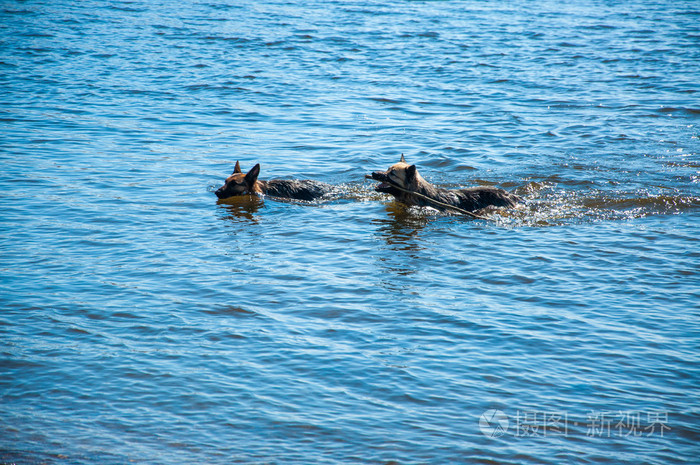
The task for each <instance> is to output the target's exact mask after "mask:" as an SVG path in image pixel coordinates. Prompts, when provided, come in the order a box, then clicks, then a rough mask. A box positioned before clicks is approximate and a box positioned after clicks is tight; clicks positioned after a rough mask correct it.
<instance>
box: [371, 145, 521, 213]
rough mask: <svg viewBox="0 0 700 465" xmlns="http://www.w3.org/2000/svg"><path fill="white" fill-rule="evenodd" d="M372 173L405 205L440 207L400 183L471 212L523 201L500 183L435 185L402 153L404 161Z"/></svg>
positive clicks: (382, 188) (381, 188) (381, 186)
mask: <svg viewBox="0 0 700 465" xmlns="http://www.w3.org/2000/svg"><path fill="white" fill-rule="evenodd" d="M370 177H371V178H372V179H374V180H376V181H380V184H379V185H377V187H375V190H376V191H377V192H385V193H387V194H391V195H393V196H394V197H395V198H396V200H398V201H399V202H401V203H404V204H406V205H418V206H423V207H426V206H427V207H434V208H438V209H440V207H439V206H438V205H437V204H434V203H431V202H430V201H429V200H427V199H424V198H420V197H419V196H416V195H413V194H410V193H407V192H404V191H402V190H399V189H397V188H396V186H399V187H401V188H403V189H406V190H409V191H411V192H417V193H418V194H421V195H423V196H425V197H429V198H430V199H433V200H436V201H438V202H440V203H443V204H448V205H452V206H454V207H458V208H461V209H462V210H466V211H468V212H473V211H476V210H480V209H482V208H485V207H489V206H494V207H514V206H515V205H516V204H518V203H520V202H522V199H521V198H520V197H518V196H517V195H515V194H511V193H510V192H506V191H504V190H503V189H499V188H497V187H471V188H468V189H459V190H451V189H442V188H439V187H435V186H433V185H432V184H430V183H429V182H428V181H426V180H425V179H423V177H422V176H421V175H420V174H418V170H417V169H416V165H409V164H408V163H406V160H405V159H404V157H403V155H401V161H399V162H398V163H396V164H395V165H392V166H391V167H389V169H388V170H386V171H375V172H374V173H372V174H371V175H370Z"/></svg>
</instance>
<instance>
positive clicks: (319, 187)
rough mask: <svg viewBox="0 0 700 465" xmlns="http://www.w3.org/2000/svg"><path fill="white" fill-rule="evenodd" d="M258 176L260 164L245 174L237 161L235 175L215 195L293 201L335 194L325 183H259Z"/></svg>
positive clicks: (292, 181)
mask: <svg viewBox="0 0 700 465" xmlns="http://www.w3.org/2000/svg"><path fill="white" fill-rule="evenodd" d="M258 175H260V164H259V163H258V164H257V165H255V166H254V167H253V168H252V169H251V170H250V171H248V172H247V173H246V174H243V172H242V171H241V165H240V163H238V162H237V161H236V167H235V168H234V170H233V174H231V176H229V177H228V178H227V179H226V182H225V183H224V185H223V186H221V187H220V188H219V189H217V190H216V192H215V194H216V196H217V197H218V198H219V199H227V198H229V197H234V196H236V195H248V194H259V195H270V196H272V197H280V198H284V199H293V200H316V199H318V198H320V197H323V196H324V195H326V194H330V193H332V192H333V186H331V185H330V184H326V183H323V182H318V181H309V180H303V181H299V180H286V179H272V180H270V181H258Z"/></svg>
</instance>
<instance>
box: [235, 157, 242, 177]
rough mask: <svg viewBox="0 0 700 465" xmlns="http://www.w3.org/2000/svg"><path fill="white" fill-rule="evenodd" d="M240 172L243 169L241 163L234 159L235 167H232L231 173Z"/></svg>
mask: <svg viewBox="0 0 700 465" xmlns="http://www.w3.org/2000/svg"><path fill="white" fill-rule="evenodd" d="M242 172H243V171H241V164H240V163H238V160H236V167H235V168H234V169H233V174H236V173H242Z"/></svg>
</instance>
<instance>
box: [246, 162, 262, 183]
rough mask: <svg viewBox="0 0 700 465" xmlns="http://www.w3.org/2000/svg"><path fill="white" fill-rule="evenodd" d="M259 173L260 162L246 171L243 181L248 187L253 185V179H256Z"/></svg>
mask: <svg viewBox="0 0 700 465" xmlns="http://www.w3.org/2000/svg"><path fill="white" fill-rule="evenodd" d="M259 174H260V163H258V164H257V165H255V166H254V167H253V168H251V170H250V171H248V173H246V175H245V178H244V179H245V183H246V184H248V186H249V187H250V188H252V187H253V185H254V184H255V181H257V180H258V175H259Z"/></svg>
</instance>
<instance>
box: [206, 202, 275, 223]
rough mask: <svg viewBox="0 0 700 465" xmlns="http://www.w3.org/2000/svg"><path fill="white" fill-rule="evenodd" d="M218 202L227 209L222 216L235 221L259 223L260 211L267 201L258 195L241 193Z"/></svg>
mask: <svg viewBox="0 0 700 465" xmlns="http://www.w3.org/2000/svg"><path fill="white" fill-rule="evenodd" d="M216 204H217V205H219V206H220V207H221V208H222V209H224V210H225V211H226V214H225V215H224V216H222V217H221V218H222V219H224V220H230V221H233V222H253V223H257V222H258V221H259V218H258V216H257V213H258V211H259V210H260V209H261V208H263V206H264V205H265V201H264V199H263V198H262V197H261V196H258V195H239V196H235V197H229V198H228V199H223V200H217V201H216Z"/></svg>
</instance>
